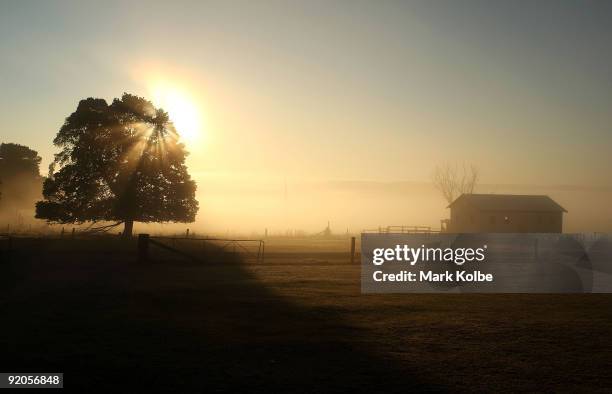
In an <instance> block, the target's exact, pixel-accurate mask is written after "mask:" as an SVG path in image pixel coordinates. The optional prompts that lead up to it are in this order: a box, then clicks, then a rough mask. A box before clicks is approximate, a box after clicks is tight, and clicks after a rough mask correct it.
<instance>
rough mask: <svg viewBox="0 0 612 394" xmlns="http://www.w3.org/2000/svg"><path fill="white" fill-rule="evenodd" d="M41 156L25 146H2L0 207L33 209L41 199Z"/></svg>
mask: <svg viewBox="0 0 612 394" xmlns="http://www.w3.org/2000/svg"><path fill="white" fill-rule="evenodd" d="M40 161H41V159H40V156H38V153H37V152H36V151H35V150H32V149H30V148H28V147H27V146H24V145H19V144H11V143H2V144H0V196H1V200H0V207H1V208H2V209H33V208H34V203H35V202H36V200H38V199H39V198H40V194H41V189H42V178H41V176H40V170H39V166H40Z"/></svg>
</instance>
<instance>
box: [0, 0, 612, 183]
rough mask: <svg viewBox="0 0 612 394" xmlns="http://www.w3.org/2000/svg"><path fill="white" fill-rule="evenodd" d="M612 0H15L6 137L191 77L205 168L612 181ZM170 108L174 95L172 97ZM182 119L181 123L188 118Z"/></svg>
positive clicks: (250, 173) (274, 173)
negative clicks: (471, 168)
mask: <svg viewBox="0 0 612 394" xmlns="http://www.w3.org/2000/svg"><path fill="white" fill-rule="evenodd" d="M611 20H612V2H609V1H588V0H582V1H559V0H555V1H510V0H508V1H503V2H502V1H490V0H487V1H455V0H452V1H403V2H395V1H367V2H366V1H354V0H353V1H346V2H343V1H321V2H317V1H302V2H297V1H288V0H284V1H278V2H276V1H245V2H239V1H222V2H205V1H195V2H181V1H163V2H159V3H155V2H152V1H142V2H127V1H121V2H111V1H96V2H84V1H78V2H76V1H75V2H59V1H30V2H28V1H7V0H0V56H1V61H0V91H1V93H2V94H0V108H1V111H2V126H1V134H0V139H1V140H2V141H8V142H17V143H22V144H26V145H29V146H31V147H32V148H34V149H36V150H38V151H39V152H40V154H41V155H42V156H43V159H44V163H48V162H49V160H50V159H51V157H52V154H53V153H54V152H55V148H53V147H52V145H51V140H52V138H53V137H54V135H55V134H56V132H57V131H58V129H59V127H60V125H61V124H62V122H63V120H64V118H65V117H66V116H68V115H69V114H70V113H71V112H72V111H74V110H75V108H76V105H77V103H78V101H79V100H80V99H82V98H86V97H89V96H94V97H102V98H105V99H107V100H109V101H110V100H111V99H112V98H113V97H118V96H120V95H121V94H122V92H124V91H127V92H130V93H135V94H139V95H144V96H146V97H149V98H151V99H153V98H154V97H153V96H154V95H155V89H159V86H162V88H161V89H166V90H170V91H177V92H180V93H179V94H180V95H181V97H182V99H185V100H188V101H189V102H190V103H191V104H192V105H193V107H194V108H196V109H197V117H198V119H199V130H200V133H201V135H200V136H199V138H194V139H193V140H192V141H191V142H190V143H189V144H188V146H189V149H190V150H191V151H192V152H193V154H192V155H191V157H190V161H189V165H190V169H191V170H192V172H193V173H194V175H195V177H196V179H205V177H207V176H209V177H256V178H257V177H261V178H273V179H276V178H278V179H284V178H288V179H290V180H300V179H304V180H306V179H307V180H313V179H315V180H317V179H318V180H380V181H396V180H413V181H426V180H428V179H429V178H430V175H431V172H432V170H433V167H434V166H435V165H436V164H437V163H440V162H442V161H445V160H458V161H463V160H464V161H467V162H473V163H476V164H477V165H478V166H480V168H481V171H482V177H483V182H494V183H521V184H581V185H606V186H610V185H612V175H610V158H609V151H610V148H611V147H612V49H611V48H612V44H611V43H612V23H611ZM171 116H172V111H171ZM179 131H180V130H179Z"/></svg>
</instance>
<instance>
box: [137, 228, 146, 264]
mask: <svg viewBox="0 0 612 394" xmlns="http://www.w3.org/2000/svg"><path fill="white" fill-rule="evenodd" d="M148 259H149V234H138V261H139V262H141V263H144V262H146V261H147V260H148Z"/></svg>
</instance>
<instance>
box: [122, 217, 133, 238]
mask: <svg viewBox="0 0 612 394" xmlns="http://www.w3.org/2000/svg"><path fill="white" fill-rule="evenodd" d="M133 228H134V220H132V219H128V220H126V221H125V223H124V224H123V238H131V237H132V229H133Z"/></svg>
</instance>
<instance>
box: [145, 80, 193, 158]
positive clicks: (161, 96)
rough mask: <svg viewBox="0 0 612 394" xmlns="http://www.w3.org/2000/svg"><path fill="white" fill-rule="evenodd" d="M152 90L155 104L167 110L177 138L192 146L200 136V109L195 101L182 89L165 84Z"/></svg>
mask: <svg viewBox="0 0 612 394" xmlns="http://www.w3.org/2000/svg"><path fill="white" fill-rule="evenodd" d="M152 90H153V103H154V104H155V106H157V107H160V108H162V109H163V110H164V111H166V112H168V115H169V116H170V120H172V122H173V123H174V127H176V130H177V132H178V134H179V138H180V140H181V141H183V142H184V143H185V144H187V145H191V146H192V147H193V146H194V145H195V144H196V143H197V142H198V141H199V140H200V138H201V136H202V130H201V127H202V125H201V119H200V111H198V107H197V106H196V105H195V101H194V100H193V99H192V98H191V97H190V96H189V95H188V94H187V93H186V92H184V91H181V90H180V89H178V88H174V87H171V86H166V85H158V86H156V87H155V88H154V89H152Z"/></svg>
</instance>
